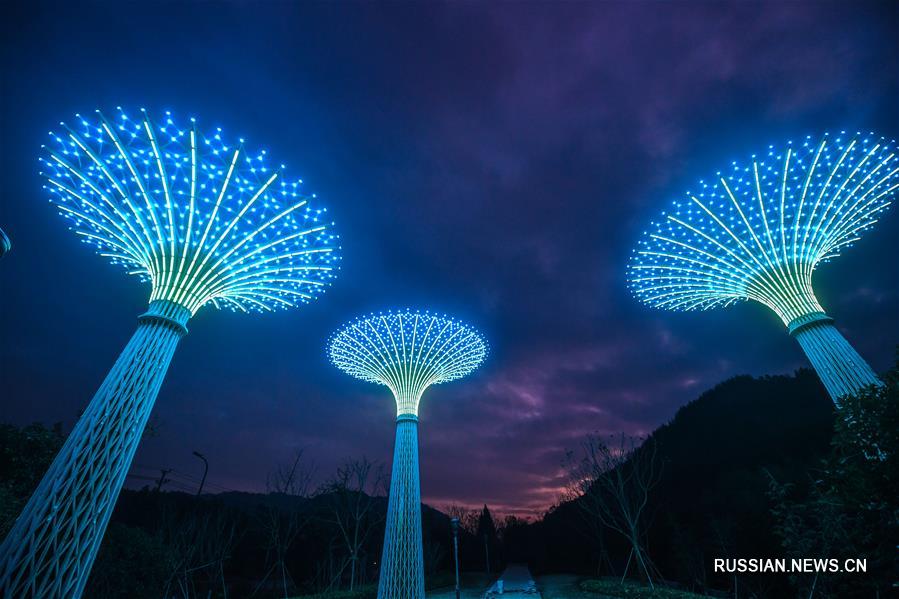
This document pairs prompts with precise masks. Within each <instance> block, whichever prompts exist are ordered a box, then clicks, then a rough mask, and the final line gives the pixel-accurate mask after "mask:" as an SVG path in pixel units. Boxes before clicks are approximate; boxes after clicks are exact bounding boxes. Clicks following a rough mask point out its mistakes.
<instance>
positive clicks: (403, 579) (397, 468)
mask: <svg viewBox="0 0 899 599" xmlns="http://www.w3.org/2000/svg"><path fill="white" fill-rule="evenodd" d="M424 596H425V577H424V558H423V555H422V544H421V485H420V482H419V476H418V418H417V417H415V416H413V415H409V414H406V415H401V416H399V417H397V421H396V445H395V446H394V450H393V471H392V472H391V475H390V500H389V503H388V506H387V524H386V531H385V534H384V551H383V552H382V554H381V576H380V580H379V582H378V599H424Z"/></svg>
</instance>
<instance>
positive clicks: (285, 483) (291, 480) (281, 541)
mask: <svg viewBox="0 0 899 599" xmlns="http://www.w3.org/2000/svg"><path fill="white" fill-rule="evenodd" d="M314 474H315V466H314V465H313V464H311V463H309V462H306V461H304V460H303V450H302V449H299V450H297V452H296V454H295V455H294V459H293V460H292V461H291V462H290V463H289V464H278V465H277V466H275V469H274V470H272V472H270V473H269V475H268V478H267V480H266V489H267V491H268V492H269V495H272V494H274V495H280V496H283V497H285V498H286V499H287V501H286V502H283V503H282V504H280V505H279V504H275V503H267V504H266V505H265V506H264V507H263V508H262V510H261V514H260V521H261V527H262V529H263V531H264V533H265V554H266V562H267V565H268V571H267V572H266V573H265V576H263V577H262V580H260V581H259V584H258V585H257V587H256V590H257V591H258V590H259V589H260V588H261V587H262V586H263V585H264V584H265V581H266V580H268V579H269V578H270V577H271V576H272V575H273V574H277V576H278V579H279V580H280V582H281V585H280V586H281V591H282V592H283V593H284V597H289V596H290V591H291V590H292V589H294V587H295V583H294V580H293V576H291V573H290V569H289V568H288V566H287V553H288V552H289V551H290V548H291V546H292V545H293V543H294V541H295V540H296V538H297V535H299V533H300V531H301V530H302V529H303V526H304V525H305V524H306V522H307V518H306V517H305V514H304V513H303V511H302V507H303V506H301V505H300V502H301V501H302V500H303V499H307V498H308V497H309V495H310V490H311V486H312V478H313V476H314Z"/></svg>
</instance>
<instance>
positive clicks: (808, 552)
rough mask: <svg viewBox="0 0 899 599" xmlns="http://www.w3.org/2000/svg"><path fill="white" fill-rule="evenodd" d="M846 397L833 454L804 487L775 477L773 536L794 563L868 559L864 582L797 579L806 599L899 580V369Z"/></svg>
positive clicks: (840, 577) (867, 591)
mask: <svg viewBox="0 0 899 599" xmlns="http://www.w3.org/2000/svg"><path fill="white" fill-rule="evenodd" d="M884 379H885V385H884V386H882V387H877V386H871V387H868V388H866V389H864V390H862V391H860V392H859V393H857V394H855V395H850V396H847V397H844V398H843V399H842V401H841V408H840V410H839V412H838V416H837V418H836V419H835V420H834V435H833V439H832V442H831V452H830V455H829V456H828V457H827V459H826V460H825V461H824V463H823V464H822V466H821V467H820V468H819V469H817V470H814V471H812V472H810V473H809V477H808V479H807V480H805V481H802V482H801V483H790V482H779V481H778V480H777V479H776V477H774V476H773V475H772V476H771V489H770V495H771V497H772V499H773V501H774V508H773V513H774V516H775V518H776V528H775V530H776V531H777V533H778V534H779V536H780V539H781V543H782V545H783V547H784V549H785V550H786V552H787V555H788V556H790V557H797V558H798V557H808V556H827V557H837V558H842V559H846V558H865V559H866V560H867V564H866V565H867V572H866V574H865V575H864V576H858V575H854V576H853V575H851V574H827V575H817V574H816V575H814V576H796V577H794V579H793V580H794V582H795V583H796V584H797V586H799V587H800V588H801V589H802V590H803V591H804V592H807V593H808V596H812V595H813V594H814V595H816V596H824V597H850V596H856V595H858V596H862V595H864V596H871V595H872V593H874V594H878V593H886V592H887V589H889V588H890V586H891V585H892V584H893V583H894V582H895V580H896V570H895V555H896V551H895V547H896V540H897V539H899V364H897V366H896V367H894V368H893V369H892V370H891V371H890V372H889V373H887V375H886V376H885V377H884Z"/></svg>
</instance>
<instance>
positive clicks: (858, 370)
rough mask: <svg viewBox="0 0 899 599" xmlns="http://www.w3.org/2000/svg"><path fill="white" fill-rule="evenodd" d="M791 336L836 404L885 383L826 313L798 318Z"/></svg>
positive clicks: (791, 329) (790, 327)
mask: <svg viewBox="0 0 899 599" xmlns="http://www.w3.org/2000/svg"><path fill="white" fill-rule="evenodd" d="M789 330H790V334H791V335H792V336H793V337H794V338H795V339H796V341H798V342H799V345H800V346H801V347H802V351H804V352H805V355H806V356H807V357H808V359H809V362H811V363H812V367H814V369H815V372H817V373H818V377H819V378H820V379H821V382H822V383H824V387H825V388H826V389H827V393H828V394H829V395H830V397H831V399H832V400H833V401H834V403H835V404H837V405H840V399H841V398H842V397H843V396H844V395H848V394H850V393H855V392H857V391H859V390H860V389H862V388H864V387H867V386H869V385H881V384H883V383H882V382H881V381H880V379H879V378H877V375H876V374H875V373H874V371H873V370H872V369H871V367H870V366H869V365H868V363H867V362H865V360H864V358H862V357H861V356H860V355H859V354H858V352H857V351H855V349H853V347H852V346H851V345H849V342H848V341H846V338H845V337H843V335H841V334H840V332H839V331H838V330H837V328H836V327H835V326H833V319H831V318H829V317H827V316H826V315H825V314H823V313H820V312H818V313H814V314H809V315H806V316H804V317H801V318H797V319H796V320H794V321H793V322H792V323H790V326H789Z"/></svg>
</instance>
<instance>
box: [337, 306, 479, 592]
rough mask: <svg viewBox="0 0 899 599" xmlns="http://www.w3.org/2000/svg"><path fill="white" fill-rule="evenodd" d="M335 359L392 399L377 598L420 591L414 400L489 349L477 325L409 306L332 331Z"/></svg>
mask: <svg viewBox="0 0 899 599" xmlns="http://www.w3.org/2000/svg"><path fill="white" fill-rule="evenodd" d="M328 353H329V354H330V358H331V361H332V362H333V363H334V365H335V366H337V367H338V368H340V369H341V370H343V371H344V372H346V373H348V374H351V375H353V376H354V377H356V378H360V379H362V380H364V381H369V382H372V383H380V384H382V385H385V386H387V387H388V388H389V389H390V390H391V391H392V392H393V397H394V398H395V399H396V413H397V416H396V444H395V446H394V451H393V470H392V473H391V478H390V500H389V503H388V508H387V524H386V533H385V538H384V551H383V553H382V557H381V577H380V581H379V583H378V597H379V599H423V598H424V596H425V588H424V567H423V560H422V545H421V490H420V484H419V478H418V404H419V402H420V401H421V395H422V393H424V391H425V389H427V388H428V387H429V386H431V385H436V384H438V383H445V382H447V381H452V380H454V379H458V378H461V377H463V376H465V375H467V374H468V373H470V372H471V371H472V370H474V369H475V368H477V367H478V366H479V365H480V363H481V362H482V361H483V360H484V357H485V356H486V355H487V344H486V343H485V341H484V339H483V338H482V337H481V335H480V334H478V333H477V331H475V330H474V329H472V328H471V327H469V326H468V325H465V324H463V323H460V322H458V321H456V320H453V319H451V318H447V317H446V316H437V315H435V314H430V313H428V312H415V311H410V310H405V311H397V312H387V313H384V314H372V315H370V316H368V317H365V318H360V319H358V320H356V321H354V322H351V323H349V324H347V325H345V326H344V327H343V328H342V329H340V330H339V331H337V332H336V333H335V334H334V335H333V337H332V338H331V341H330V344H329V348H328Z"/></svg>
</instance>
